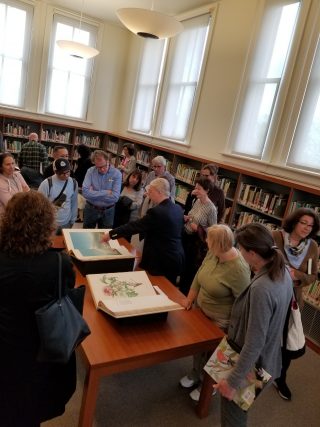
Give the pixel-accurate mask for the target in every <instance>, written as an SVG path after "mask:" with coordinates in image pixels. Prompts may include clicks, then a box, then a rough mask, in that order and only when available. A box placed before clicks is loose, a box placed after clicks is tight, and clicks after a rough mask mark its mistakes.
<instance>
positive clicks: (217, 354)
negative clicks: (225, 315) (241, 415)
mask: <svg viewBox="0 0 320 427" xmlns="http://www.w3.org/2000/svg"><path fill="white" fill-rule="evenodd" d="M238 359H239V353H237V352H236V351H235V350H233V349H232V348H231V346H230V344H229V343H228V341H227V339H226V337H223V339H222V341H221V342H220V344H219V345H218V347H217V348H216V350H215V351H214V353H213V354H212V356H211V357H210V359H209V360H208V362H207V364H206V366H205V367H204V370H205V371H206V372H207V373H208V374H209V375H210V377H211V378H213V379H214V381H215V382H216V383H218V382H219V381H220V380H222V379H227V378H228V376H229V375H230V373H231V372H232V371H233V369H234V367H235V365H236V363H237V361H238ZM270 380H271V375H270V374H268V372H266V371H265V370H264V369H263V368H259V369H257V368H254V369H252V371H251V372H250V373H249V374H248V375H247V378H245V380H244V381H243V384H242V386H241V388H239V389H237V392H236V394H235V397H234V398H233V401H234V402H235V403H236V404H237V405H238V406H240V408H241V409H243V410H244V411H247V410H248V409H249V408H250V406H251V405H252V403H253V402H254V400H255V398H256V397H257V396H258V394H259V393H260V392H261V390H262V389H263V388H264V387H265V386H266V385H267V384H268V383H269V381H270Z"/></svg>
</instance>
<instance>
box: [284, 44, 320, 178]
mask: <svg viewBox="0 0 320 427" xmlns="http://www.w3.org/2000/svg"><path fill="white" fill-rule="evenodd" d="M287 164H288V165H290V166H296V167H299V168H301V167H303V168H304V169H311V170H316V171H317V172H319V169H320V40H319V39H318V46H317V50H316V53H315V59H314V61H313V66H312V70H311V73H310V77H309V82H308V85H307V89H306V92H305V96H304V100H303V103H302V108H301V110H300V117H299V119H298V125H297V128H296V131H295V135H294V138H293V142H292V145H291V149H290V152H289V156H288V161H287Z"/></svg>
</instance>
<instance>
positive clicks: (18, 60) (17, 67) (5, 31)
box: [0, 0, 33, 107]
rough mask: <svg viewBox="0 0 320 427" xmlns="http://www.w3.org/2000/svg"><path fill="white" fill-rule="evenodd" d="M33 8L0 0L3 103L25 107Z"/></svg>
mask: <svg viewBox="0 0 320 427" xmlns="http://www.w3.org/2000/svg"><path fill="white" fill-rule="evenodd" d="M32 15H33V9H32V7H30V6H29V5H25V4H23V3H21V2H19V3H17V2H14V1H10V0H8V1H5V2H3V1H0V103H1V104H4V105H10V106H13V107H23V106H24V98H25V87H26V76H27V66H28V56H29V40H30V39H31V22H32Z"/></svg>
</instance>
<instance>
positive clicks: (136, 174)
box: [123, 169, 142, 191]
mask: <svg viewBox="0 0 320 427" xmlns="http://www.w3.org/2000/svg"><path fill="white" fill-rule="evenodd" d="M130 176H136V177H137V178H138V182H137V183H136V185H135V186H134V187H133V188H134V189H135V190H136V191H139V190H140V188H141V183H142V173H141V171H140V170H139V169H135V170H134V171H132V172H131V173H130V174H129V175H128V176H127V178H126V180H125V181H124V183H123V186H124V187H129V178H130Z"/></svg>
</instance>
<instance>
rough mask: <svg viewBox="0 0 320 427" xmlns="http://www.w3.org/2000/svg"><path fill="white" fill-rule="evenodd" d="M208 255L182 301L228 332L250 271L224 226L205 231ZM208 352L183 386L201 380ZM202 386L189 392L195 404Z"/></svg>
mask: <svg viewBox="0 0 320 427" xmlns="http://www.w3.org/2000/svg"><path fill="white" fill-rule="evenodd" d="M207 243H208V253H207V256H206V257H205V259H204V261H203V263H202V265H201V266H200V268H199V270H198V271H197V274H196V275H195V277H194V279H193V282H192V285H191V288H190V291H189V293H188V296H187V297H186V298H184V299H183V300H182V302H181V305H183V306H184V307H185V308H186V309H187V310H189V309H190V308H191V307H192V304H193V303H194V301H196V303H197V306H198V307H200V308H201V310H202V311H203V313H204V314H205V315H206V316H207V317H209V319H211V320H212V321H213V322H214V323H216V324H217V325H218V326H219V327H220V328H221V329H223V330H224V331H227V329H228V326H229V318H230V314H231V309H232V305H233V303H234V300H235V298H236V297H238V296H239V295H240V294H241V293H242V292H243V291H244V289H246V288H247V287H248V285H249V283H250V268H249V266H248V264H247V263H246V262H245V260H244V259H243V257H242V255H241V254H240V252H239V250H238V249H236V248H235V247H234V237H233V233H232V231H231V229H230V228H229V227H228V226H227V225H225V224H216V225H212V226H211V227H209V228H208V235H207ZM208 358H209V356H208V354H207V352H205V353H200V354H198V355H195V356H194V357H193V369H192V371H191V372H189V374H188V375H186V376H184V377H183V378H181V380H180V384H181V385H182V387H185V388H191V387H193V386H194V385H198V384H199V382H200V381H201V375H202V370H203V368H204V365H205V363H206V362H207V360H208ZM200 392H201V387H198V388H196V389H194V390H193V391H192V392H191V393H190V397H191V399H193V400H195V401H198V400H199V397H200Z"/></svg>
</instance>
